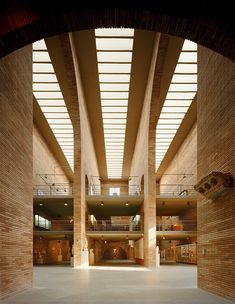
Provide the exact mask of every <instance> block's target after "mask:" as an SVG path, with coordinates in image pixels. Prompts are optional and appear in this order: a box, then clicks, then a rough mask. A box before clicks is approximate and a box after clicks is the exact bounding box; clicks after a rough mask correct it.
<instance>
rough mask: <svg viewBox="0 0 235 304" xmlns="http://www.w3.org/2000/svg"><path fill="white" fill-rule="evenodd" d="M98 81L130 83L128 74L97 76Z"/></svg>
mask: <svg viewBox="0 0 235 304" xmlns="http://www.w3.org/2000/svg"><path fill="white" fill-rule="evenodd" d="M99 81H100V83H102V82H111V83H112V82H115V83H117V82H120V83H123V82H126V83H129V82H130V74H102V73H100V74H99Z"/></svg>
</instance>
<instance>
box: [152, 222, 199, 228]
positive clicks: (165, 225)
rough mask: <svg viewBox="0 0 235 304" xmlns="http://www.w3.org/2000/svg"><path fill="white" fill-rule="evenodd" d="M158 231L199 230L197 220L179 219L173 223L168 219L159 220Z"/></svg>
mask: <svg viewBox="0 0 235 304" xmlns="http://www.w3.org/2000/svg"><path fill="white" fill-rule="evenodd" d="M156 230H157V231H197V222H196V221H195V220H178V222H177V223H174V224H171V223H169V222H167V221H164V220H163V221H158V223H157V225H156Z"/></svg>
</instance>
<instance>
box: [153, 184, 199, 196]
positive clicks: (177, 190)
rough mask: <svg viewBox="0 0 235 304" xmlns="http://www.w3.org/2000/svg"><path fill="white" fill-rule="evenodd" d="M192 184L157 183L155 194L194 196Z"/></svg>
mask: <svg viewBox="0 0 235 304" xmlns="http://www.w3.org/2000/svg"><path fill="white" fill-rule="evenodd" d="M196 194H197V192H196V191H195V189H194V185H187V184H158V185H157V195H170V196H195V195H196Z"/></svg>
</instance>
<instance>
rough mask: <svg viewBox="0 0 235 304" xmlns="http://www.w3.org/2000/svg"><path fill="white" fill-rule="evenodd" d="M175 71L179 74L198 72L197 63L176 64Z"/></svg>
mask: <svg viewBox="0 0 235 304" xmlns="http://www.w3.org/2000/svg"><path fill="white" fill-rule="evenodd" d="M175 73H179V74H187V73H189V74H195V73H197V64H186V63H179V64H177V66H176V69H175Z"/></svg>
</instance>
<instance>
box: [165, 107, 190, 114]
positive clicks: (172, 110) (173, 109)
mask: <svg viewBox="0 0 235 304" xmlns="http://www.w3.org/2000/svg"><path fill="white" fill-rule="evenodd" d="M187 111H188V107H177V106H174V107H166V106H164V107H163V108H162V113H186V112H187Z"/></svg>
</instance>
